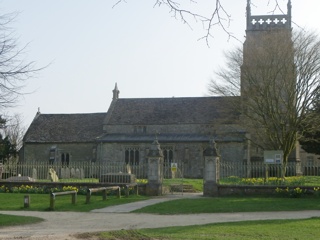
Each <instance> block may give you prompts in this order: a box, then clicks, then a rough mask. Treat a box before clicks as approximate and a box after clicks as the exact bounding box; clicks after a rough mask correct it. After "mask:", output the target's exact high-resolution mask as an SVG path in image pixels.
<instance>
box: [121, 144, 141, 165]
mask: <svg viewBox="0 0 320 240" xmlns="http://www.w3.org/2000/svg"><path fill="white" fill-rule="evenodd" d="M124 161H125V163H126V164H130V165H139V162H140V149H139V148H127V149H126V150H125V155H124Z"/></svg>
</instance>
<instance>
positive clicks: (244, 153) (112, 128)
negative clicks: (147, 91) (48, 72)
mask: <svg viewBox="0 0 320 240" xmlns="http://www.w3.org/2000/svg"><path fill="white" fill-rule="evenodd" d="M249 2H250V1H248V6H247V29H246V35H247V38H246V39H247V40H246V42H245V43H244V49H245V47H248V44H250V39H252V38H254V37H255V35H257V34H259V33H260V32H263V31H265V30H273V29H275V30H276V29H288V30H289V31H291V1H290V0H289V2H288V13H287V14H283V15H263V16H252V15H251V11H250V5H249ZM119 93H120V91H119V89H118V86H117V84H115V88H114V89H113V99H112V102H111V104H110V106H109V109H108V111H107V112H105V113H89V114H42V113H40V111H38V112H37V114H36V116H35V118H34V120H33V122H32V123H31V125H30V127H29V129H28V130H27V132H26V134H25V136H24V139H23V143H24V145H23V149H22V154H21V155H22V159H21V160H22V161H23V162H50V163H55V162H56V163H62V164H69V163H72V162H96V163H105V162H119V163H124V164H125V163H126V164H131V165H139V164H143V163H145V162H146V161H147V155H148V150H149V147H150V144H151V143H152V142H153V140H154V139H155V138H157V139H158V141H159V143H160V144H161V148H162V150H163V153H164V164H165V165H169V164H170V163H172V162H177V163H183V165H184V176H185V177H192V178H201V177H202V176H203V151H204V149H205V148H206V147H207V146H208V143H209V141H210V140H211V139H214V140H215V141H216V142H217V146H218V148H219V152H220V155H221V160H222V161H227V162H248V161H251V160H254V159H260V160H261V152H259V151H258V150H256V149H255V150H254V151H253V150H252V149H250V144H248V140H247V135H248V133H247V132H246V131H244V130H243V128H241V127H240V125H239V114H238V113H237V112H235V111H233V109H232V108H231V107H230V103H231V102H232V101H240V97H189V98H188V97H185V98H122V97H120V94H119Z"/></svg>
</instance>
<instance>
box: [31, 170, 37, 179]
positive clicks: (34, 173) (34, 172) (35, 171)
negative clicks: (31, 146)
mask: <svg viewBox="0 0 320 240" xmlns="http://www.w3.org/2000/svg"><path fill="white" fill-rule="evenodd" d="M32 178H34V179H37V178H38V174H37V169H36V168H33V169H32Z"/></svg>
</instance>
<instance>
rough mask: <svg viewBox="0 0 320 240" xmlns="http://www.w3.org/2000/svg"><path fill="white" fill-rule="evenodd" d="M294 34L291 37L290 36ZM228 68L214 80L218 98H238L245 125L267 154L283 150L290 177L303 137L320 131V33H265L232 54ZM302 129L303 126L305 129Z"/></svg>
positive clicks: (213, 87) (228, 58)
mask: <svg viewBox="0 0 320 240" xmlns="http://www.w3.org/2000/svg"><path fill="white" fill-rule="evenodd" d="M288 34H290V35H288ZM226 56H227V64H226V67H224V68H222V69H221V70H220V71H218V72H217V79H212V80H211V82H210V84H209V92H210V93H211V94H213V95H223V96H230V95H237V96H239V95H240V96H241V97H239V101H238V105H237V106H234V107H235V108H236V109H237V110H239V111H241V115H242V117H241V124H242V126H244V127H245V128H246V129H247V130H248V131H249V132H251V133H252V136H253V137H252V140H253V141H254V142H255V143H256V144H258V145H259V146H261V147H262V148H264V149H266V150H271V149H272V150H282V151H283V153H284V156H283V158H284V168H283V174H285V169H286V165H287V162H288V158H289V154H290V153H291V152H292V151H293V150H294V149H295V147H296V144H297V142H298V141H299V140H300V139H301V137H302V136H303V134H304V133H305V132H308V131H314V127H315V126H317V127H319V124H315V123H316V122H319V120H320V118H319V114H312V113H311V112H310V111H309V110H310V109H311V108H312V106H313V105H314V104H316V101H317V96H318V90H319V87H320V39H319V37H318V36H317V34H315V33H310V32H305V31H299V32H296V33H293V34H292V37H291V32H288V31H277V32H276V33H275V32H272V31H270V32H269V31H266V32H265V33H264V34H262V35H261V36H260V38H258V39H256V46H254V47H251V46H250V47H248V48H246V46H244V51H242V49H240V48H237V49H235V50H234V51H232V52H229V53H227V55H226ZM301 126H303V128H301Z"/></svg>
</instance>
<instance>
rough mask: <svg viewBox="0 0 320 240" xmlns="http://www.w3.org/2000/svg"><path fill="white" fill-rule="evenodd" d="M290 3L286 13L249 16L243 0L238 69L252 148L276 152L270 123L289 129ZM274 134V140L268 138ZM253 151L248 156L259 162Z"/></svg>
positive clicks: (274, 129)
mask: <svg viewBox="0 0 320 240" xmlns="http://www.w3.org/2000/svg"><path fill="white" fill-rule="evenodd" d="M291 8H292V6H291V0H288V3H287V14H274V15H252V14H251V1H250V0H247V8H246V10H247V15H246V20H247V23H246V40H245V42H244V44H243V52H242V54H243V59H242V60H243V62H242V66H241V100H242V101H241V102H242V108H243V110H242V112H243V117H242V118H243V123H244V124H245V127H246V129H247V131H248V132H250V134H251V139H252V142H255V143H256V146H258V147H257V148H256V149H264V150H268V149H277V150H278V148H280V147H281V146H279V145H277V144H276V141H274V139H275V138H277V139H279V138H281V134H282V132H281V131H282V130H280V128H279V129H278V128H277V127H278V126H274V125H272V123H274V122H277V123H281V124H283V125H284V126H289V125H290V123H289V122H288V120H287V119H286V118H287V116H288V115H289V114H290V113H293V112H294V109H293V108H294V104H293V103H294V100H295V94H294V92H295V85H296V77H295V73H296V72H295V67H294V51H293V41H292V28H291V18H292V16H291ZM272 134H275V135H277V136H276V137H274V136H271V135H272ZM261 154H262V152H261V151H260V150H255V151H254V153H252V154H251V157H253V158H256V159H257V160H258V159H261Z"/></svg>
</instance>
